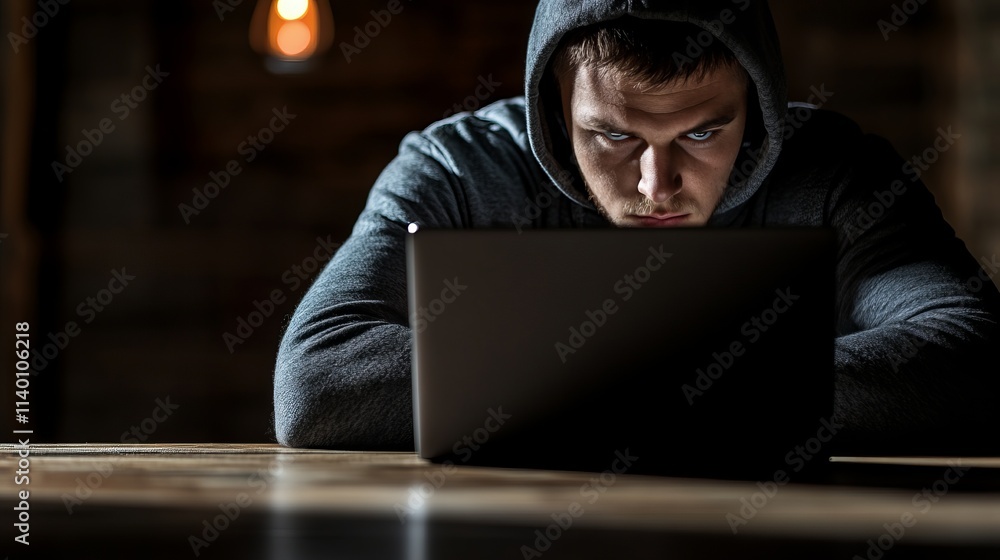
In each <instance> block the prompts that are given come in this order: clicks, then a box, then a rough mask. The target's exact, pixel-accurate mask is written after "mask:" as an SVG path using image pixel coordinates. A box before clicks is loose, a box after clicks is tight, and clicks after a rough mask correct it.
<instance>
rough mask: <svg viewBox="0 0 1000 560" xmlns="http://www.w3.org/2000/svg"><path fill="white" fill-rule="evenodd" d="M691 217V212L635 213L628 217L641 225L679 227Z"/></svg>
mask: <svg viewBox="0 0 1000 560" xmlns="http://www.w3.org/2000/svg"><path fill="white" fill-rule="evenodd" d="M690 217H691V214H676V213H654V214H641V215H640V214H633V215H629V216H628V219H629V220H630V221H633V222H636V225H638V226H639V227H677V226H682V225H684V224H685V222H687V221H688V219H689V218H690Z"/></svg>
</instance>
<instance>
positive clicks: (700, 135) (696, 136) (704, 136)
mask: <svg viewBox="0 0 1000 560" xmlns="http://www.w3.org/2000/svg"><path fill="white" fill-rule="evenodd" d="M713 134H715V131H714V130H706V131H705V132H692V133H691V134H688V135H687V137H688V138H690V139H692V140H694V141H695V142H704V141H705V140H708V139H709V138H711V137H712V135H713Z"/></svg>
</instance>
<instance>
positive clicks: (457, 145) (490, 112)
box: [420, 97, 531, 159]
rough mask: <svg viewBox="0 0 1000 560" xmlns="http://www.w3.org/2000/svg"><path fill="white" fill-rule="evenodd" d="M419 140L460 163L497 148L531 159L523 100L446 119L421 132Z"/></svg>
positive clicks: (508, 101)
mask: <svg viewBox="0 0 1000 560" xmlns="http://www.w3.org/2000/svg"><path fill="white" fill-rule="evenodd" d="M420 136H421V137H423V138H424V139H426V140H428V141H430V142H431V143H432V144H434V145H435V146H436V147H437V148H438V149H441V150H444V151H446V152H447V153H448V154H449V155H451V156H452V157H459V158H462V159H464V158H468V157H473V156H475V155H476V154H477V153H478V154H480V155H489V153H494V154H495V152H496V150H497V149H498V148H500V149H503V148H509V149H512V150H515V151H516V152H520V154H522V155H528V156H530V155H531V146H530V144H529V143H528V132H527V123H526V120H525V110H524V98H523V97H512V98H509V99H502V100H499V101H496V102H494V103H491V104H489V105H487V106H485V107H483V108H481V109H478V110H476V111H464V112H461V113H456V114H454V115H451V116H448V117H446V118H444V119H442V120H439V121H437V122H435V123H433V124H431V125H430V126H428V127H427V128H425V129H424V130H422V131H421V132H420Z"/></svg>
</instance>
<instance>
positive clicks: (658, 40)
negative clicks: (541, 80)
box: [552, 16, 746, 88]
mask: <svg viewBox="0 0 1000 560" xmlns="http://www.w3.org/2000/svg"><path fill="white" fill-rule="evenodd" d="M707 37H710V38H711V41H710V42H709V44H708V45H707V46H703V45H702V44H701V43H699V40H701V41H705V40H706V38H707ZM692 44H694V45H697V46H698V48H699V49H700V52H699V51H697V50H694V47H692V46H691V45H692ZM691 55H695V56H691ZM584 65H587V66H593V67H596V68H597V69H599V70H602V71H613V72H615V73H617V74H619V75H620V76H622V77H623V78H626V79H629V80H633V81H635V82H638V83H639V84H640V85H642V86H645V87H649V88H655V87H657V86H659V85H662V84H666V83H669V82H672V81H674V80H686V79H688V78H694V79H699V78H702V77H704V76H705V75H706V74H708V73H709V72H712V71H714V70H718V69H721V68H725V67H727V66H734V67H735V68H737V69H740V70H742V73H743V75H744V76H746V71H745V70H743V66H742V65H741V64H740V62H739V60H737V58H736V55H735V54H733V51H731V50H730V49H729V47H727V46H726V45H724V44H723V43H722V41H720V40H719V39H718V38H716V37H715V36H713V35H711V34H710V33H709V32H708V31H706V30H704V29H702V28H700V27H697V26H695V25H693V24H690V23H682V22H672V21H665V20H649V19H640V18H636V17H632V16H625V17H622V18H619V19H617V20H613V21H610V22H604V23H600V24H596V25H591V26H588V27H582V28H580V29H575V30H573V31H571V32H570V33H567V34H566V36H565V37H564V38H563V41H562V43H561V44H560V46H559V48H558V49H557V50H556V53H555V55H554V57H553V61H552V68H553V70H554V72H555V76H556V77H557V78H558V77H559V76H562V75H564V74H565V73H566V72H570V71H573V70H576V69H578V68H579V67H581V66H584Z"/></svg>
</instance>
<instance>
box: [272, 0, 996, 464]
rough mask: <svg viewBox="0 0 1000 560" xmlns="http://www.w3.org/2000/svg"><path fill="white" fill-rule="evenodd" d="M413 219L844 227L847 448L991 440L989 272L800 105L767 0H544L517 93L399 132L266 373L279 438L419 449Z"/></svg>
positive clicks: (915, 187)
mask: <svg viewBox="0 0 1000 560" xmlns="http://www.w3.org/2000/svg"><path fill="white" fill-rule="evenodd" d="M646 6H648V7H646ZM691 39H695V40H694V42H693V43H692V41H691ZM692 44H694V45H697V46H698V47H699V49H696V51H697V50H701V51H702V52H692V49H691V45H692ZM792 117H794V118H792ZM793 122H794V123H795V124H796V125H797V126H793V124H792V123H793ZM910 171H912V170H910ZM886 191H888V192H893V193H895V195H894V199H893V200H892V201H891V203H887V204H881V207H880V212H879V215H878V216H875V217H871V216H870V215H869V214H868V209H870V208H872V205H873V204H875V203H876V202H880V201H881V200H882V199H881V198H879V196H880V195H879V193H884V192H886ZM539 201H544V203H540V202H539ZM526 206H528V207H533V208H534V210H535V211H534V212H531V213H530V214H527V213H526V212H525V207H526ZM529 215H531V216H534V217H533V218H529V217H528V216H529ZM862 218H865V219H862ZM411 222H416V223H419V224H421V225H424V226H428V227H447V228H485V227H504V228H546V227H579V228H589V227H612V226H617V227H674V226H706V225H707V226H711V227H731V228H743V227H758V226H784V225H812V226H819V225H828V226H833V227H834V228H836V230H837V232H838V243H839V250H838V262H837V268H836V270H837V277H838V289H837V325H836V329H837V335H838V338H837V340H836V346H835V372H836V395H835V397H836V398H835V413H836V415H835V418H836V422H838V423H840V424H842V425H843V428H842V430H841V432H840V433H839V434H838V437H837V445H838V446H839V447H838V450H839V452H841V453H853V452H856V453H863V452H875V453H894V452H900V453H937V452H941V453H962V454H974V453H978V452H988V450H989V449H990V448H989V447H988V445H986V444H987V443H988V442H987V441H980V440H979V439H977V434H980V433H982V431H983V430H984V429H986V430H988V431H989V432H990V433H992V430H993V429H995V428H996V427H997V426H998V423H997V418H998V416H997V415H996V414H993V413H990V412H988V411H989V410H991V409H992V408H993V403H994V401H995V399H996V398H997V396H998V394H1000V392H998V390H997V385H998V382H997V380H996V377H997V376H996V375H995V374H994V373H993V372H995V371H996V366H995V365H992V366H991V365H989V364H991V363H992V359H993V358H994V356H993V355H992V347H991V345H993V344H994V343H995V342H996V341H997V340H998V332H1000V327H998V317H1000V311H998V310H1000V294H998V293H997V290H996V288H995V286H994V285H993V284H992V283H991V282H989V281H986V282H979V283H975V282H972V280H973V279H976V278H987V279H988V277H986V276H985V275H984V274H983V271H982V269H981V268H980V266H979V265H978V263H977V261H976V259H974V258H973V257H972V256H971V255H970V254H969V252H968V251H967V250H966V248H965V246H964V244H963V243H962V242H961V241H960V240H959V239H957V238H956V236H955V234H954V231H953V230H952V229H951V228H950V227H949V225H948V224H947V223H946V222H945V220H944V219H943V218H942V215H941V213H940V211H939V210H938V208H937V207H936V205H935V202H934V200H933V197H932V196H931V195H930V193H929V192H928V191H927V189H926V188H925V187H924V185H923V184H922V183H921V182H920V181H919V180H918V178H917V177H916V176H915V174H912V173H907V169H906V167H905V166H904V161H903V160H902V159H901V158H900V157H899V156H898V154H896V152H895V151H894V150H893V149H892V148H891V146H889V145H888V143H887V142H886V141H884V140H883V139H881V138H878V137H876V136H872V135H868V134H864V133H862V131H861V130H860V129H859V128H858V127H857V126H856V125H855V124H854V123H853V122H851V121H850V120H849V119H847V118H846V117H844V116H841V115H837V114H835V113H831V112H828V111H821V110H815V109H809V108H806V107H804V106H802V105H794V106H793V107H789V105H788V103H787V100H786V84H785V79H784V70H783V66H782V62H781V57H780V49H779V45H778V38H777V36H776V31H775V29H774V25H773V22H772V20H771V15H770V11H769V8H768V6H767V4H766V2H765V1H756V0H714V1H703V2H687V1H680V0H674V1H671V0H661V1H648V2H642V3H639V2H626V1H624V0H619V1H612V0H605V1H593V2H579V1H574V0H542V1H541V2H540V4H539V6H538V11H537V14H536V19H535V24H534V28H533V30H532V34H531V38H530V43H529V49H528V61H527V77H526V88H525V96H524V97H523V98H517V99H509V100H504V101H500V102H498V103H495V104H493V105H491V106H489V107H486V108H484V109H482V110H480V111H478V112H476V113H475V114H468V113H466V114H462V115H457V116H454V117H451V118H449V119H447V120H445V121H442V122H439V123H436V124H434V125H432V126H430V127H429V128H427V129H426V130H424V131H422V132H420V133H412V134H410V135H408V136H407V137H406V138H405V139H404V141H403V143H402V145H401V147H400V153H399V155H398V157H397V158H396V159H395V160H394V161H393V162H392V163H391V164H390V165H389V166H388V167H387V168H386V170H385V171H384V173H383V174H382V175H381V177H380V178H379V179H378V181H377V182H376V184H375V185H374V187H373V189H372V191H371V194H370V197H369V199H368V203H367V206H366V208H365V209H364V211H363V213H362V214H361V216H360V218H359V219H358V222H357V224H356V226H355V228H354V231H353V233H352V235H351V236H350V238H349V239H348V240H347V242H346V243H345V244H344V245H343V247H342V248H341V249H340V251H339V252H338V253H337V255H336V257H335V258H334V259H333V260H332V261H331V262H330V264H329V265H328V267H327V268H326V269H325V270H324V271H323V273H322V274H321V275H320V277H319V278H318V279H317V281H316V283H315V284H314V285H313V286H312V287H311V289H310V290H309V292H308V293H307V294H306V296H305V297H304V299H303V301H302V302H301V304H300V305H299V307H298V309H297V310H296V312H295V314H294V316H293V317H292V319H291V322H290V324H289V325H288V328H287V332H286V333H285V336H284V339H283V341H282V343H281V347H280V349H279V354H278V359H277V368H276V373H275V392H274V399H275V401H274V402H275V426H276V432H277V437H278V440H279V442H281V443H282V444H284V445H288V446H296V447H299V446H301V447H338V448H352V449H412V448H413V427H412V405H411V380H410V367H411V358H410V343H411V330H410V325H409V320H408V317H407V292H406V277H405V259H404V252H405V251H404V237H405V232H406V227H407V224H409V223H411ZM970 286H976V287H977V288H976V289H972V288H970ZM980 363H983V364H985V365H983V366H980V365H979V364H980ZM803 374H808V372H803ZM994 452H995V451H994Z"/></svg>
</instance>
